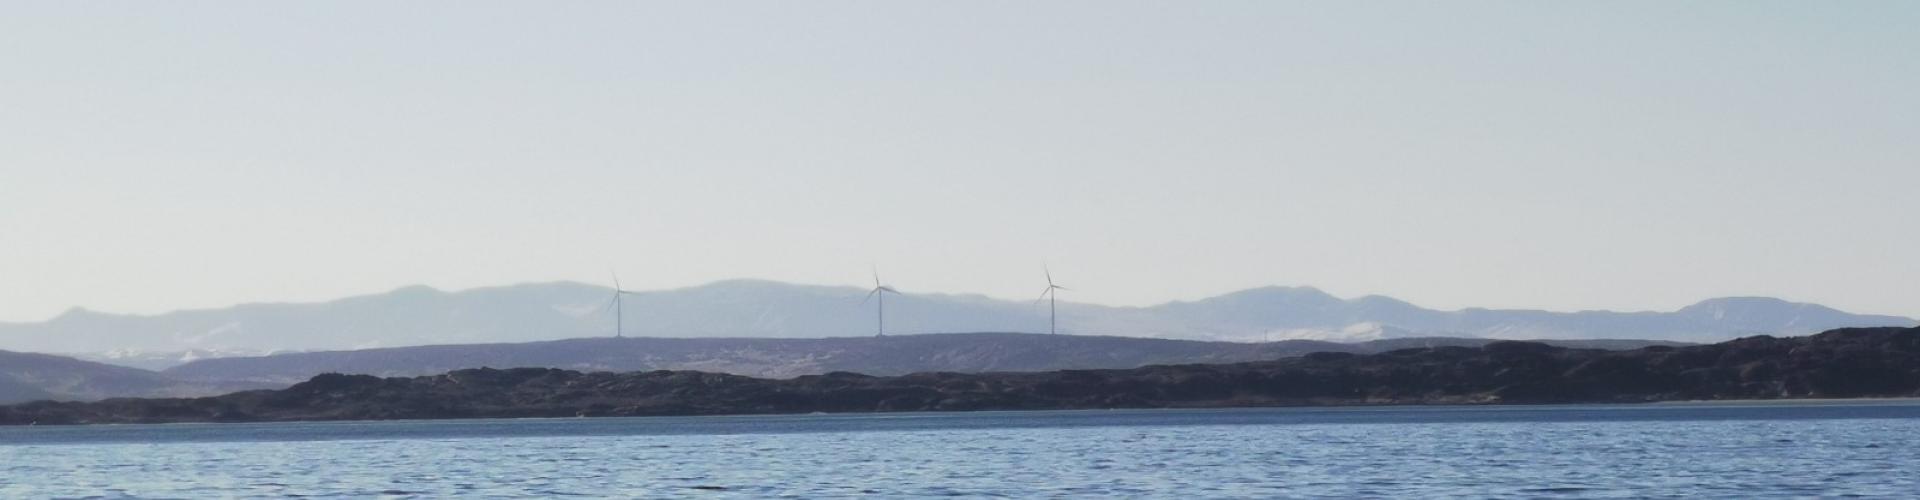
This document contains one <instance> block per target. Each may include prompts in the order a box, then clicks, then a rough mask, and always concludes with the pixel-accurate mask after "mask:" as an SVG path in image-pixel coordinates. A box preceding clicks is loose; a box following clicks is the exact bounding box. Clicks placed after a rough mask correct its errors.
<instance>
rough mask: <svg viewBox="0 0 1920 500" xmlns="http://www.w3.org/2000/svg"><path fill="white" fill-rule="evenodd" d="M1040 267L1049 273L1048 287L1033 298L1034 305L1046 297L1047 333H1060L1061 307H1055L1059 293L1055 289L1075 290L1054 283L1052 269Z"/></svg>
mask: <svg viewBox="0 0 1920 500" xmlns="http://www.w3.org/2000/svg"><path fill="white" fill-rule="evenodd" d="M1040 269H1041V270H1042V271H1044V272H1046V273H1047V289H1046V290H1042V291H1041V292H1040V298H1039V299H1033V305H1036V306H1037V305H1040V300H1041V299H1046V301H1047V334H1048V335H1053V334H1057V333H1060V332H1059V331H1057V328H1058V325H1059V324H1060V313H1059V309H1058V308H1056V307H1054V303H1053V299H1054V297H1056V296H1058V295H1059V294H1058V293H1055V290H1067V291H1073V289H1072V288H1067V287H1064V286H1060V285H1059V284H1056V283H1054V282H1053V270H1052V269H1047V268H1045V267H1042V268H1040Z"/></svg>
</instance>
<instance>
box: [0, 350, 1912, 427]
mask: <svg viewBox="0 0 1920 500" xmlns="http://www.w3.org/2000/svg"><path fill="white" fill-rule="evenodd" d="M1911 396H1920V328H1849V329H1839V330H1832V331H1828V332H1825V333H1821V334H1817V335H1811V336H1806V337H1790V338H1776V337H1769V336H1756V337H1746V338H1741V339H1736V340H1732V341H1727V342H1722V343H1718V344H1710V345H1698V346H1683V347H1673V346H1653V347H1645V348H1640V349H1633V350H1624V351H1607V350H1599V349H1574V348H1564V347H1554V346H1550V345H1546V344H1539V343H1532V342H1494V343H1490V344H1487V345H1484V346H1481V347H1432V348H1412V349H1400V350H1394V351H1388V352H1383V353H1378V354H1351V353H1314V354H1308V355H1305V356H1299V357H1292V358H1284V359H1278V360H1273V361H1259V362H1248V363H1234V364H1191V365H1156V366H1147V367H1142V368H1134V369H1116V370H1062V371H1049V372H1031V373H977V374H960V373H915V374H908V375H901V376H893V377H874V376H867V375H860V374H854V373H846V372H835V373H829V374H825V375H810V376H802V377H796V378H792V379H760V378H752V377H744V376H737V375H724V374H714V373H705V372H697V371H666V370H660V371H648V372H632V373H608V372H597V373H582V372H577V371H570V370H559V369H548V368H515V369H505V370H501V369H490V368H479V369H465V370H456V371H452V372H448V373H445V374H441V375H432V376H420V377H395V378H379V377H374V376H367V375H342V374H331V373H330V374H324V375H320V376H316V377H313V378H312V379H310V380H307V381H305V382H302V383H299V384H296V385H294V386H292V387H289V388H286V389H281V390H256V391H245V392H237V393H232V394H227V395H223V396H215V397H202V398H171V399H135V398H122V399H109V400H104V401H98V402H91V403H76V402H51V401H39V402H32V403H25V404H18V405H12V406H0V424H13V425H23V424H33V423H38V424H42V425H46V424H101V423H162V422H258V421H293V420H373V419H447V418H500V417H576V416H580V417H602V416H649V415H719V414H769V413H808V412H903V411H970V410H1042V409H1098V408H1175V407H1183V408H1194V407H1236V406H1306V405H1386V404H1542V403H1639V402H1653V401H1673V400H1713V399H1787V398H1861V397H1911Z"/></svg>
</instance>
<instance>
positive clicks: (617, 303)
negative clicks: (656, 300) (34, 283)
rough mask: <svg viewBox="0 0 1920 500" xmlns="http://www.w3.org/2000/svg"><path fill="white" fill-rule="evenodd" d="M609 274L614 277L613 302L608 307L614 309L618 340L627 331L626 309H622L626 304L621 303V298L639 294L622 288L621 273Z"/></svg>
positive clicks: (609, 272) (615, 329) (608, 303)
mask: <svg viewBox="0 0 1920 500" xmlns="http://www.w3.org/2000/svg"><path fill="white" fill-rule="evenodd" d="M607 273H608V274H612V275H613V300H611V301H608V302H607V307H609V308H612V309H613V338H616V339H617V338H620V337H621V336H622V335H623V334H625V333H626V331H627V330H626V308H625V307H622V306H623V305H625V303H624V302H621V300H620V297H623V296H627V295H639V294H637V293H633V292H629V291H627V290H626V289H624V288H620V273H617V272H613V271H607Z"/></svg>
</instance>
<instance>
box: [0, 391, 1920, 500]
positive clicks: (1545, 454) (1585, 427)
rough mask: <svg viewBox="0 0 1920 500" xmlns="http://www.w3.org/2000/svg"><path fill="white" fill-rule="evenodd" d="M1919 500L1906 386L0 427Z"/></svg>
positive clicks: (11, 451) (733, 490)
mask: <svg viewBox="0 0 1920 500" xmlns="http://www.w3.org/2000/svg"><path fill="white" fill-rule="evenodd" d="M456 495H470V496H486V497H540V498H547V497H558V496H570V495H579V496H587V497H648V498H684V497H701V498H704V497H712V498H764V497H781V496H785V497H798V498H822V497H844V496H859V497H881V498H885V497H925V496H965V497H975V496H977V497H1018V498H1034V497H1083V496H1084V497H1095V496H1099V497H1111V496H1120V497H1163V498H1176V497H1177V498H1196V497H1199V498H1207V497H1219V498H1285V497H1340V498H1348V497H1441V496H1468V497H1512V498H1538V497H1578V498H1586V497H1603V498H1612V497H1619V498H1645V497H1726V498H1758V497H1807V496H1866V497H1912V496H1920V403H1917V402H1914V401H1862V402H1812V403H1806V402H1802V403H1753V404H1738V403H1711V404H1662V405H1631V406H1525V407H1380V408H1298V409H1233V410H1128V411H1059V412H982V413H919V414H861V415H792V416H741V417H686V418H680V417H673V418H620V419H533V420H465V421H413V422H370V423H345V422H334V423H276V424H177V425H119V426H77V427H49V426H37V427H12V428H0V498H40V497H105V498H130V497H137V498H217V497H309V496H316V497H423V498H424V497H445V496H456Z"/></svg>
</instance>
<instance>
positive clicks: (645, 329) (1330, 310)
mask: <svg viewBox="0 0 1920 500" xmlns="http://www.w3.org/2000/svg"><path fill="white" fill-rule="evenodd" d="M609 292H610V290H608V289H607V288H605V287H600V286H594V285H586V284H580V283H565V282H562V283H541V284H524V285H514V286H503V287H492V288H479V289H473V290H466V291H460V292H444V291H440V290H435V289H432V288H428V287H424V286H414V287H407V288H401V289H398V290H394V291H392V292H388V293H383V294H376V295H366V296H358V297H350V298H346V299H340V300H335V301H331V302H323V303H300V304H246V305H240V306H234V307H229V308H224V309H211V310H193V311H179V312H173V313H167V314H160V315H152V316H141V315H120V314H107V313H100V312H93V311H88V310H84V309H75V310H72V311H68V312H67V313H64V314H62V315H60V316H58V317H55V318H53V319H51V320H48V321H45V322H40V323H0V349H10V350H18V351H35V352H53V353H73V354H82V355H84V356H86V357H87V358H88V359H93V360H100V361H109V362H117V363H126V364H131V365H139V366H147V367H152V368H161V367H165V366H170V365H173V364H178V363H181V362H185V361H187V360H189V359H183V358H193V359H198V358H209V357H226V356H234V355H247V354H262V353H269V352H283V351H312V350H340V349H364V348H376V347H397V346H415V345H436V344H473V343H494V342H528V341H539V340H557V339H565V338H579V337H601V336H611V334H612V329H613V318H612V314H611V313H610V311H608V310H606V308H605V306H606V303H607V299H608V297H609V295H608V294H609ZM864 293H865V291H864V290H862V289H859V288H853V287H832V286H809V285H793V284H785V283H777V282H769V281H755V280H734V281H722V282H717V283H712V284H708V285H703V286H696V287H690V288H681V289H673V290H661V291H650V292H639V293H638V294H637V295H633V296H629V297H628V298H627V300H626V307H625V311H626V325H627V331H626V333H627V335H628V336H652V337H689V338H712V337H747V338H813V337H846V336H865V335H871V332H873V309H872V308H873V305H872V304H866V305H864V306H863V305H862V304H861V297H862V296H863V294H864ZM1046 319H1047V317H1046V312H1045V309H1044V308H1041V307H1035V306H1034V304H1033V303H1031V302H1027V301H1009V300H999V299H993V298H988V297H984V296H979V295H946V294H913V293H909V294H907V295H904V296H899V297H891V298H889V299H888V300H887V327H888V331H889V332H891V333H938V332H977V331H1044V330H1045V328H1046ZM1915 324H1916V322H1915V321H1914V320H1913V319H1911V318H1903V317H1894V316H1870V315H1858V314H1849V313H1846V312H1842V311H1837V310H1834V309H1831V308H1827V307H1824V306H1820V305H1815V304H1802V303H1793V302H1787V301H1783V300H1778V299H1771V298H1721V299H1712V300H1707V301H1703V302H1700V303H1698V304H1695V305H1692V306H1688V307H1685V308H1682V309H1680V310H1678V311H1672V312H1610V311H1583V312H1572V313H1563V312H1548V311H1534V310H1495V309H1465V310H1458V311H1439V310H1432V309H1426V308H1421V307H1418V306H1415V305H1412V304H1409V303H1406V302H1403V301H1400V300H1396V299H1392V298H1388V297H1382V296H1365V297H1359V298H1354V299H1342V298H1338V297H1334V296H1331V295H1328V294H1326V293H1323V292H1321V291H1319V290H1316V289H1313V288H1305V287H1267V288H1257V289H1252V290H1245V291H1240V292H1234V293H1230V294H1226V295H1222V296H1218V297H1213V298H1208V299H1203V300H1198V301H1193V302H1173V303H1168V304H1162V305H1157V306H1151V307H1108V306H1099V305H1091V304H1078V303H1062V304H1060V325H1061V330H1062V332H1063V333H1076V334H1097V335H1118V336H1130V337H1156V338H1170V339H1191V340H1225V341H1241V342H1251V341H1265V340H1281V339H1316V340H1339V341H1363V340H1378V339H1387V338H1403V337H1423V336H1450V337H1474V338H1499V339H1651V340H1670V341H1683V342H1714V341H1720V340H1725V339H1728V338H1733V337H1737V336H1742V335H1750V334H1775V335H1800V334H1809V333H1814V332H1818V331H1823V330H1827V329H1832V328H1841V327H1854V326H1912V325H1915Z"/></svg>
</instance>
